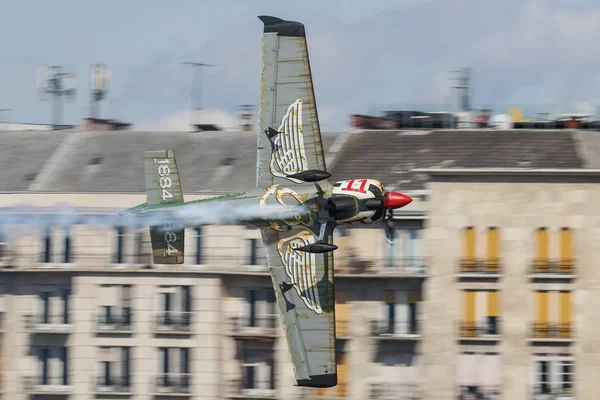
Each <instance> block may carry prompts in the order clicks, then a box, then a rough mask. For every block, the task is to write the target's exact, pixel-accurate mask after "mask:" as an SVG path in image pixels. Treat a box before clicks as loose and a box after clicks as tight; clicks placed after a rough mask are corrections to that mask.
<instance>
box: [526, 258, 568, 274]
mask: <svg viewBox="0 0 600 400" xmlns="http://www.w3.org/2000/svg"><path fill="white" fill-rule="evenodd" d="M529 273H530V274H532V275H538V274H539V275H574V274H575V259H574V258H564V259H559V260H554V259H547V258H534V259H533V260H532V261H531V266H530V269H529Z"/></svg>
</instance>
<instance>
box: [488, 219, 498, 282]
mask: <svg viewBox="0 0 600 400" xmlns="http://www.w3.org/2000/svg"><path fill="white" fill-rule="evenodd" d="M499 267H500V232H499V231H498V228H496V227H495V226H492V227H490V228H488V230H487V259H486V269H487V272H492V273H496V272H499Z"/></svg>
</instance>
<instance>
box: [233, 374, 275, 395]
mask: <svg viewBox="0 0 600 400" xmlns="http://www.w3.org/2000/svg"><path fill="white" fill-rule="evenodd" d="M227 396H228V397H236V398H237V397H241V396H244V397H250V398H260V399H275V398H277V389H275V381H273V380H265V381H250V382H247V381H246V380H245V379H242V378H238V379H232V380H230V381H229V382H228V384H227Z"/></svg>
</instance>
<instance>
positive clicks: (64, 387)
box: [23, 375, 73, 396]
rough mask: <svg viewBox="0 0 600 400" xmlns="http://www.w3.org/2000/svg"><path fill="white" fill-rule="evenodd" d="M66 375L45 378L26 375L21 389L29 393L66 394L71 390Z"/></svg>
mask: <svg viewBox="0 0 600 400" xmlns="http://www.w3.org/2000/svg"><path fill="white" fill-rule="evenodd" d="M67 378H68V377H63V376H58V377H49V376H47V377H46V378H45V379H44V377H43V376H39V375H38V376H27V377H25V378H24V380H23V391H24V392H25V393H27V394H29V395H52V396H60V395H62V396H67V395H69V394H71V393H72V392H73V386H71V385H70V384H69V382H68V379H67Z"/></svg>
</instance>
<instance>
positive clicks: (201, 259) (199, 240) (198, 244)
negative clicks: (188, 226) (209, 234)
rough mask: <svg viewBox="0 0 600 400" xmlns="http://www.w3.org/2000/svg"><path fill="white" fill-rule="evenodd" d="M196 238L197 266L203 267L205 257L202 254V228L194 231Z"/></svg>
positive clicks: (199, 227)
mask: <svg viewBox="0 0 600 400" xmlns="http://www.w3.org/2000/svg"><path fill="white" fill-rule="evenodd" d="M194 232H195V234H196V235H195V236H196V260H195V264H196V265H202V263H204V257H203V254H202V236H203V235H202V227H201V226H198V227H196V228H195V229H194Z"/></svg>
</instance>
